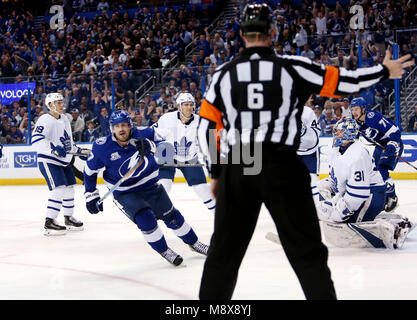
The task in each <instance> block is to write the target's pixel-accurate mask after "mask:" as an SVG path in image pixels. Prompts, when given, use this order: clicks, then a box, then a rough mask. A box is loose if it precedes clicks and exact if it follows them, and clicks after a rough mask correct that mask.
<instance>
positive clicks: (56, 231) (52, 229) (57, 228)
mask: <svg viewBox="0 0 417 320" xmlns="http://www.w3.org/2000/svg"><path fill="white" fill-rule="evenodd" d="M44 229H45V231H44V235H45V236H60V235H64V234H66V231H67V228H66V227H64V226H61V225H59V224H57V223H56V222H55V220H54V219H51V218H46V219H45V226H44Z"/></svg>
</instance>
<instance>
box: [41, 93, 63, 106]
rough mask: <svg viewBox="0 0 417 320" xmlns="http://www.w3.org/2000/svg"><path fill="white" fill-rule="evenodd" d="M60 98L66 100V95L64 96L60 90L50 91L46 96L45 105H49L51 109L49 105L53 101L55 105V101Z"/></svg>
mask: <svg viewBox="0 0 417 320" xmlns="http://www.w3.org/2000/svg"><path fill="white" fill-rule="evenodd" d="M59 100H62V101H64V97H63V96H62V94H60V93H58V92H54V93H48V94H47V95H46V97H45V105H46V106H47V107H48V109H49V110H51V106H50V105H49V103H52V106H53V105H55V101H59Z"/></svg>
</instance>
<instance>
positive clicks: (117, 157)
mask: <svg viewBox="0 0 417 320" xmlns="http://www.w3.org/2000/svg"><path fill="white" fill-rule="evenodd" d="M141 137H142V138H143V139H145V138H147V139H149V140H154V130H153V129H152V128H145V129H142V130H140V129H138V128H132V138H134V139H140V138H141ZM139 159H140V154H139V150H138V149H137V148H136V147H134V146H133V145H131V144H128V145H127V146H126V147H122V146H120V145H119V144H118V143H117V141H116V139H115V138H114V136H113V135H112V134H111V135H108V136H106V137H102V138H99V139H97V140H96V141H95V142H94V144H93V149H92V151H91V153H90V155H89V157H88V160H87V161H86V165H85V167H84V184H85V191H86V192H92V191H94V190H95V189H96V185H97V174H98V172H99V170H100V169H102V168H104V172H103V179H104V182H105V183H106V185H107V187H108V188H109V189H110V188H111V187H113V185H115V184H116V183H117V182H118V181H119V180H120V179H121V178H122V177H123V176H124V175H125V174H126V173H127V172H128V171H129V170H130V169H131V168H132V167H134V166H135V164H136V163H137V161H139ZM158 174H159V166H158V164H157V163H156V160H155V158H154V156H152V155H148V156H145V158H144V161H143V163H142V165H141V166H140V167H139V168H138V169H136V172H135V173H134V174H133V175H132V177H131V178H129V179H127V180H126V181H125V182H123V183H122V184H121V185H120V186H119V187H118V188H117V189H116V190H115V191H114V193H115V194H118V193H124V192H132V191H138V190H144V189H147V188H149V187H150V186H152V185H153V184H155V183H156V182H157V181H158Z"/></svg>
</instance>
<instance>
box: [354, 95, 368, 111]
mask: <svg viewBox="0 0 417 320" xmlns="http://www.w3.org/2000/svg"><path fill="white" fill-rule="evenodd" d="M366 106H367V102H366V100H365V99H364V98H362V97H358V98H354V99H352V101H351V102H350V107H361V108H362V109H363V108H366Z"/></svg>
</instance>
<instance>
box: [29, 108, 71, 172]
mask: <svg viewBox="0 0 417 320" xmlns="http://www.w3.org/2000/svg"><path fill="white" fill-rule="evenodd" d="M51 143H53V145H54V146H57V145H60V146H62V147H64V148H65V150H66V151H67V155H66V156H65V157H63V158H61V157H57V156H56V155H54V154H53V153H52V148H51ZM32 144H33V145H34V146H35V147H36V149H37V152H38V161H39V162H45V163H52V164H55V165H58V166H63V167H65V166H67V165H69V163H70V162H71V160H72V157H73V155H72V154H68V152H76V151H77V150H78V147H77V146H75V144H74V141H73V139H72V131H71V125H70V122H69V120H68V118H67V117H66V116H65V115H61V116H60V117H59V119H56V118H54V117H53V116H52V115H50V114H49V113H47V114H44V115H42V116H41V117H40V118H39V119H38V121H37V122H36V126H35V129H34V130H33V134H32Z"/></svg>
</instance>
